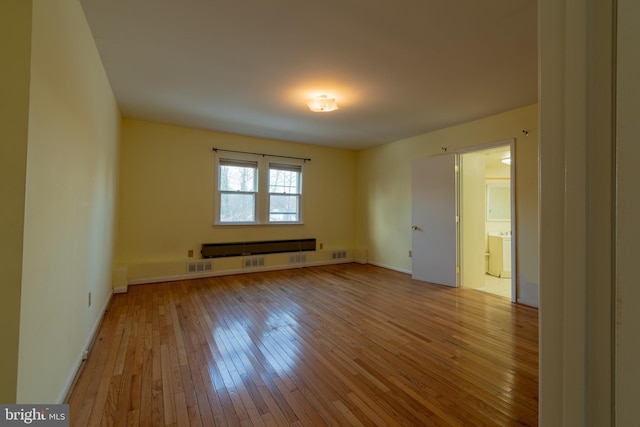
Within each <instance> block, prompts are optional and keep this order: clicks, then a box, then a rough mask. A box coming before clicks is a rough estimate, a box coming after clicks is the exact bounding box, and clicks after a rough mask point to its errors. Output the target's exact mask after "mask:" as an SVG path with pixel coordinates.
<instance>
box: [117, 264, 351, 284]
mask: <svg viewBox="0 0 640 427" xmlns="http://www.w3.org/2000/svg"><path fill="white" fill-rule="evenodd" d="M351 262H358V261H356V260H355V259H353V258H343V259H341V260H338V261H336V260H327V261H313V262H306V263H304V264H293V265H288V264H281V265H273V266H267V267H257V268H251V269H250V270H247V269H244V268H239V269H233V270H222V271H210V272H207V273H200V274H176V275H173V276H158V277H141V278H138V279H131V280H129V281H128V283H129V285H146V284H149V283H159V282H175V281H177V280H189V279H200V278H204V277H218V276H231V275H234V274H250V273H257V272H262V271H277V270H292V269H296V268H304V267H317V266H321V265H332V264H348V263H351Z"/></svg>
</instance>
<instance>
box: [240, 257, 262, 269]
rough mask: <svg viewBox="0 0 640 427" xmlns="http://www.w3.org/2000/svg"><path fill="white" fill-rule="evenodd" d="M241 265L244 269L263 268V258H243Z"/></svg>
mask: <svg viewBox="0 0 640 427" xmlns="http://www.w3.org/2000/svg"><path fill="white" fill-rule="evenodd" d="M243 265H244V268H258V267H264V257H263V256H249V257H244V262H243Z"/></svg>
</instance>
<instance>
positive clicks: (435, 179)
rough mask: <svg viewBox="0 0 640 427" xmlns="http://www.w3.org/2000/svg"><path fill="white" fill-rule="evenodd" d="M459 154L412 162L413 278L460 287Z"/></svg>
mask: <svg viewBox="0 0 640 427" xmlns="http://www.w3.org/2000/svg"><path fill="white" fill-rule="evenodd" d="M455 170H456V156H455V154H446V155H442V156H434V157H427V158H424V159H418V160H415V161H414V162H413V165H412V199H413V200H412V202H413V203H412V220H413V226H412V230H413V231H412V233H413V235H412V239H411V252H412V267H411V270H412V277H413V278H414V279H417V280H423V281H425V282H431V283H437V284H440V285H446V286H454V287H455V286H457V282H458V280H457V266H458V260H457V250H456V248H457V234H458V233H457V229H458V225H457V220H456V197H457V191H456V173H455Z"/></svg>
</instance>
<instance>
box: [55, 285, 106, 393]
mask: <svg viewBox="0 0 640 427" xmlns="http://www.w3.org/2000/svg"><path fill="white" fill-rule="evenodd" d="M112 297H113V292H111V293H110V294H109V298H107V300H106V302H105V304H104V305H103V306H102V310H101V311H100V315H99V316H98V317H97V318H96V321H95V323H94V324H93V327H92V328H91V332H90V333H89V336H88V337H87V339H86V340H85V342H84V346H82V351H81V352H80V354H79V355H78V357H77V358H76V360H75V361H74V363H73V369H72V370H71V373H70V375H69V376H68V377H67V381H66V382H65V384H64V387H62V390H60V393H59V394H58V397H57V398H56V403H58V404H60V403H64V400H65V397H67V395H68V394H69V391H70V390H71V386H72V385H73V383H74V381H75V379H76V376H77V375H78V372H79V371H80V367H81V366H82V362H83V361H84V360H83V354H84V352H85V351H89V347H90V346H91V343H92V342H93V340H94V339H95V336H96V333H97V332H98V328H99V327H100V323H101V322H102V318H103V317H104V315H105V313H106V312H107V307H109V304H110V303H111V298H112Z"/></svg>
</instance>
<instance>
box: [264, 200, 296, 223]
mask: <svg viewBox="0 0 640 427" xmlns="http://www.w3.org/2000/svg"><path fill="white" fill-rule="evenodd" d="M299 218H300V215H299V212H298V196H285V195H273V194H272V195H271V196H270V197H269V221H271V222H298V221H299Z"/></svg>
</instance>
